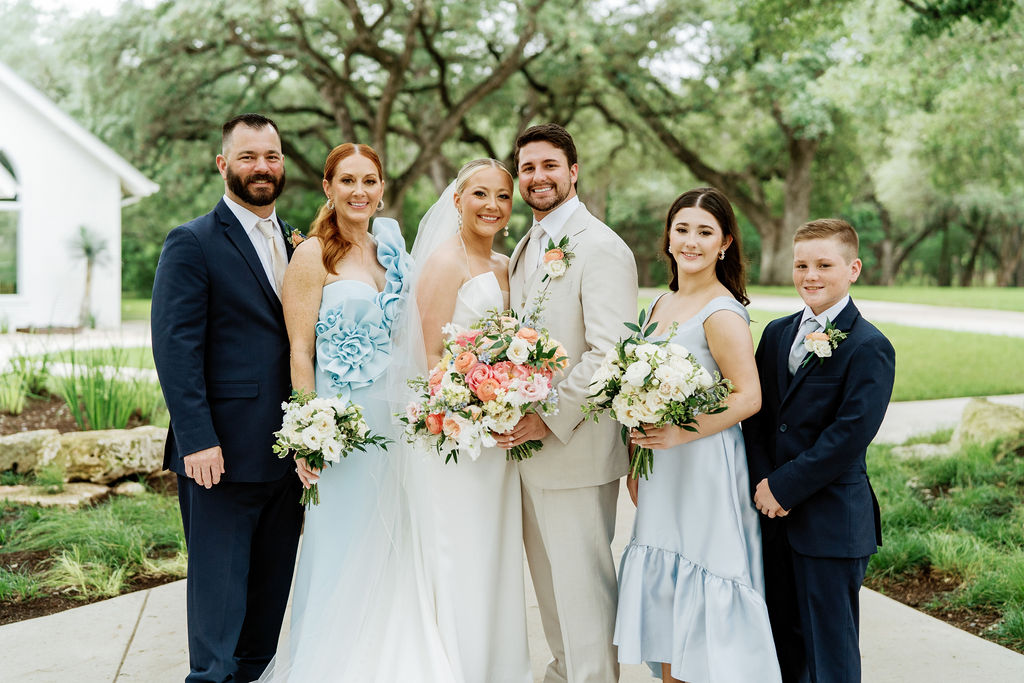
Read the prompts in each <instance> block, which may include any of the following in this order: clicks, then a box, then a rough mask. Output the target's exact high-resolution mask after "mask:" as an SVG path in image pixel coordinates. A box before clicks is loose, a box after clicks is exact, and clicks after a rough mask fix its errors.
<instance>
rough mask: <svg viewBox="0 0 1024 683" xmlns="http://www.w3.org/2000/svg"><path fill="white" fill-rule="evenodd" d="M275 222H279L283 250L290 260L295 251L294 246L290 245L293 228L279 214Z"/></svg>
mask: <svg viewBox="0 0 1024 683" xmlns="http://www.w3.org/2000/svg"><path fill="white" fill-rule="evenodd" d="M277 222H278V223H280V224H281V225H280V228H281V233H282V235H283V236H284V251H285V253H286V254H287V256H288V260H289V261H291V260H292V254H294V253H295V247H293V246H292V239H291V234H292V233H293V232H295V228H294V227H293V226H292V225H291V224H289V223H288V221H286V220H285V219H283V218H281V216H278V217H277Z"/></svg>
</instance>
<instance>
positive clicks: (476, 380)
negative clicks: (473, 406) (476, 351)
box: [466, 363, 492, 391]
mask: <svg viewBox="0 0 1024 683" xmlns="http://www.w3.org/2000/svg"><path fill="white" fill-rule="evenodd" d="M485 379H492V375H491V366H489V365H487V364H486V363H477V364H476V365H474V366H473V367H471V368H470V369H469V372H467V373H466V385H467V386H468V387H469V389H470V391H476V389H477V387H478V386H480V383H481V382H483V381H484V380H485Z"/></svg>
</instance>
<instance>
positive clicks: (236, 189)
mask: <svg viewBox="0 0 1024 683" xmlns="http://www.w3.org/2000/svg"><path fill="white" fill-rule="evenodd" d="M226 176H227V177H226V178H225V180H226V181H227V184H228V189H229V190H231V192H233V193H234V194H235V196H236V197H238V198H239V199H241V200H242V201H243V202H245V203H246V204H249V205H250V206H267V205H268V204H273V203H274V201H276V200H277V198H278V197H279V196H280V195H281V190H283V189H284V170H282V171H281V177H280V178H276V177H274V176H272V175H271V174H269V173H254V174H252V175H250V176H246V177H245V178H242V177H241V176H238V175H235V174H234V173H232V172H231V168H230V167H228V169H227V174H226ZM256 182H268V183H270V184H271V185H272V187H271V188H270V189H260V190H256V191H252V190H250V189H249V183H256Z"/></svg>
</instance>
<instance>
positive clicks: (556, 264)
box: [541, 235, 576, 282]
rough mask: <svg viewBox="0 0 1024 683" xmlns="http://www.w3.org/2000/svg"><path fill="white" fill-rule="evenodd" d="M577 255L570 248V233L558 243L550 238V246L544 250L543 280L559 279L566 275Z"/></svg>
mask: <svg viewBox="0 0 1024 683" xmlns="http://www.w3.org/2000/svg"><path fill="white" fill-rule="evenodd" d="M575 256H576V254H574V253H572V251H570V250H569V236H568V235H566V236H565V237H563V238H562V239H560V240H558V244H555V242H554V240H552V239H551V238H548V247H547V249H545V250H544V277H543V278H541V282H547V281H548V279H552V280H557V279H558V278H560V277H562V276H563V275H565V271H567V270H569V265H570V264H571V263H572V260H573V258H574V257H575Z"/></svg>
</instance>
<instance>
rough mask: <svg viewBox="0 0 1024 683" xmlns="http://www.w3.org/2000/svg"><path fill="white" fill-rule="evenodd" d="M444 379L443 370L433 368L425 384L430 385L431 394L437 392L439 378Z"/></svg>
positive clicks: (439, 383)
mask: <svg viewBox="0 0 1024 683" xmlns="http://www.w3.org/2000/svg"><path fill="white" fill-rule="evenodd" d="M443 379H444V370H442V369H441V368H434V369H433V370H432V371H431V372H430V379H428V380H427V385H428V386H429V387H430V395H431V396H433V395H434V394H435V393H436V392H437V388H438V387H439V386H441V380H443Z"/></svg>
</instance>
